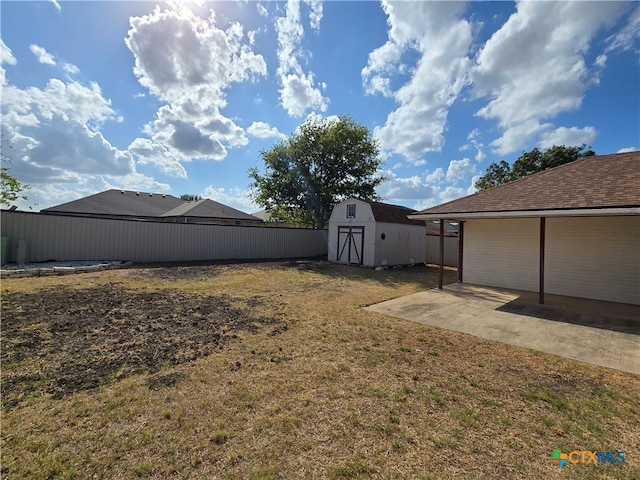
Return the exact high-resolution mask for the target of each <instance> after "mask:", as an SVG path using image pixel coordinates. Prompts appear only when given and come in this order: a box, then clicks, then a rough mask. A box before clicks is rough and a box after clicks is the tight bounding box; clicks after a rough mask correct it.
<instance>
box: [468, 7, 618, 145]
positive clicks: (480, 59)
mask: <svg viewBox="0 0 640 480" xmlns="http://www.w3.org/2000/svg"><path fill="white" fill-rule="evenodd" d="M588 6H589V8H585V4H583V3H581V2H558V3H553V4H550V3H548V2H519V3H517V5H516V8H517V11H516V12H515V13H514V14H513V15H511V17H510V18H509V19H508V20H507V22H505V24H504V25H503V26H502V27H501V28H500V29H499V30H497V31H496V32H495V33H494V34H493V36H492V37H491V38H490V39H489V40H488V41H487V42H486V44H485V45H484V47H483V48H482V49H481V50H480V52H478V55H477V56H476V65H475V67H474V69H473V73H472V80H473V83H474V93H475V95H476V96H478V97H485V96H488V97H489V99H490V100H489V103H487V104H486V105H485V106H484V107H482V108H481V109H480V110H479V111H478V115H480V116H482V117H483V118H486V119H494V120H497V121H498V124H499V126H500V127H501V128H502V129H503V131H504V133H503V135H502V136H501V137H500V138H498V139H496V140H494V141H493V142H492V143H491V146H492V147H493V148H494V150H495V151H496V152H497V153H499V154H507V153H511V152H514V151H516V150H518V149H521V148H522V147H523V145H526V144H528V143H530V142H531V141H532V140H533V139H534V138H536V137H537V136H538V135H540V134H544V133H545V132H546V131H548V130H550V129H552V128H553V125H552V124H551V123H549V122H548V120H549V119H552V118H554V117H556V116H557V115H558V114H560V113H562V112H566V111H571V110H576V109H577V108H579V107H580V105H581V103H582V98H583V96H584V93H585V91H586V89H587V87H588V86H589V84H590V81H591V80H590V72H589V70H588V68H587V66H586V64H585V59H584V52H586V51H587V50H588V49H589V46H590V42H591V40H592V38H593V36H594V35H595V33H596V32H597V31H598V30H599V29H600V28H602V27H604V26H606V25H608V24H610V23H612V22H613V21H614V20H615V19H616V18H618V16H619V15H620V14H621V12H622V11H623V10H624V8H625V7H624V5H622V4H621V3H614V2H591V3H589V4H588ZM550 9H552V11H553V14H550ZM587 128H588V127H587Z"/></svg>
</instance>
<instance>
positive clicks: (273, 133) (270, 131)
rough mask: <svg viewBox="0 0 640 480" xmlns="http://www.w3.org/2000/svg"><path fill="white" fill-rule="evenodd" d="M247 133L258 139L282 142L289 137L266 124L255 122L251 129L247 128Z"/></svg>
mask: <svg viewBox="0 0 640 480" xmlns="http://www.w3.org/2000/svg"><path fill="white" fill-rule="evenodd" d="M247 132H248V133H249V134H250V135H253V136H254V137H257V138H278V139H280V140H285V139H286V138H287V136H286V135H285V134H284V133H281V132H280V131H279V130H278V129H277V128H276V127H272V126H271V125H269V124H268V123H265V122H253V123H252V124H251V125H250V126H249V128H247Z"/></svg>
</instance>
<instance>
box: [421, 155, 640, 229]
mask: <svg viewBox="0 0 640 480" xmlns="http://www.w3.org/2000/svg"><path fill="white" fill-rule="evenodd" d="M603 209H611V211H612V212H617V213H618V214H622V213H625V212H626V213H627V214H636V215H637V214H640V152H629V153H618V154H613V155H599V156H592V157H586V158H583V159H580V160H576V161H575V162H571V163H568V164H565V165H561V166H559V167H555V168H551V169H549V170H545V171H544V172H540V173H536V174H533V175H530V176H527V177H524V178H521V179H519V180H515V181H513V182H509V183H506V184H504V185H499V186H496V187H493V188H490V189H487V190H483V191H480V192H478V193H475V194H473V195H469V196H466V197H463V198H460V199H458V200H453V201H451V202H447V203H443V204H441V205H437V206H435V207H431V208H427V209H426V210H422V211H420V212H418V213H417V214H415V215H413V218H420V219H422V220H427V219H433V218H438V217H441V218H445V217H446V218H465V217H468V218H469V217H471V216H491V215H490V214H494V215H493V216H499V215H496V214H499V213H501V214H502V215H503V216H524V215H523V213H524V212H531V213H532V214H533V212H540V211H554V213H555V214H557V215H560V216H561V215H563V211H564V214H569V213H570V212H571V214H585V215H586V214H592V215H596V214H598V210H600V211H602V210H603ZM581 210H582V212H580V211H581ZM576 211H578V212H576ZM516 212H519V213H518V215H515V213H516ZM509 213H513V214H514V215H509ZM602 213H604V212H603V211H602Z"/></svg>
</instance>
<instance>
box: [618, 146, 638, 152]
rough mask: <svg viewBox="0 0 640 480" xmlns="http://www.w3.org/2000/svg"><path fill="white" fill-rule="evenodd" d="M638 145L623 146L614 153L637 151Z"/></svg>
mask: <svg viewBox="0 0 640 480" xmlns="http://www.w3.org/2000/svg"><path fill="white" fill-rule="evenodd" d="M637 151H638V147H625V148H621V149H620V150H618V151H617V152H616V153H629V152H637Z"/></svg>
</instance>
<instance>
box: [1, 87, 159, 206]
mask: <svg viewBox="0 0 640 480" xmlns="http://www.w3.org/2000/svg"><path fill="white" fill-rule="evenodd" d="M2 93H3V94H2V105H1V108H2V125H1V130H2V136H3V139H4V140H6V142H7V143H8V144H9V145H11V146H12V147H13V148H12V149H11V150H10V151H9V152H3V153H8V155H9V156H10V158H11V160H12V163H11V171H12V174H13V175H14V176H15V177H16V178H18V179H19V180H20V181H21V182H25V183H27V184H29V185H31V187H32V188H31V189H30V190H29V191H28V192H27V194H28V197H29V200H28V201H27V202H16V204H17V205H18V206H19V207H20V208H26V207H29V206H31V205H33V203H36V204H37V207H38V208H46V207H49V206H52V205H55V204H59V203H63V202H66V201H70V200H73V199H75V198H78V197H80V196H82V195H89V194H92V193H95V192H96V191H100V190H103V189H105V188H104V187H105V186H106V188H112V187H110V186H108V185H113V184H120V185H134V184H137V185H141V184H144V185H155V186H157V187H163V184H158V183H157V182H155V181H154V180H153V179H151V178H149V177H146V176H144V175H142V174H140V173H138V172H136V171H135V164H134V161H133V157H132V155H131V153H129V152H128V151H127V150H120V149H118V148H117V147H115V146H113V145H111V143H110V142H109V141H108V140H107V139H106V138H105V137H104V136H103V134H102V132H101V129H102V126H103V124H104V123H105V122H108V121H118V119H119V118H118V116H117V115H116V112H115V111H114V110H113V109H112V108H111V102H110V101H109V99H106V98H104V97H103V95H102V91H101V89H100V87H99V86H98V85H97V84H96V83H91V84H89V85H82V84H80V83H78V82H69V83H65V82H63V81H61V80H59V79H50V80H49V81H48V83H47V84H46V86H45V87H44V88H43V89H40V88H37V87H28V88H26V89H20V88H18V87H16V86H14V85H10V84H5V85H3V92H2ZM164 187H166V185H165V186H164Z"/></svg>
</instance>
